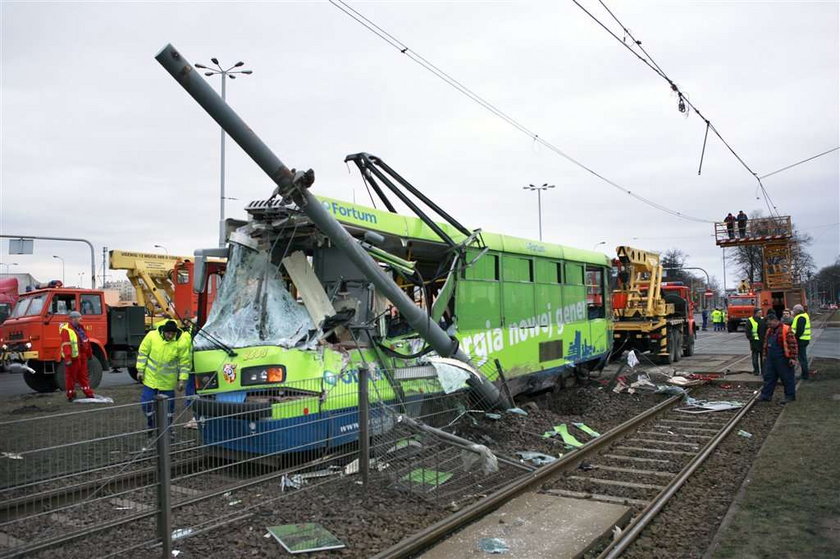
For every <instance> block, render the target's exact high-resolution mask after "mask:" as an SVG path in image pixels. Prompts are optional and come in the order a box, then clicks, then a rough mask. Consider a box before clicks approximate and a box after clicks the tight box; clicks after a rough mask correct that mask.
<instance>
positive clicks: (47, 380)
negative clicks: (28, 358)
mask: <svg viewBox="0 0 840 559" xmlns="http://www.w3.org/2000/svg"><path fill="white" fill-rule="evenodd" d="M29 366H30V367H32V368H33V369H35V371H36V372H35V373H30V372H24V373H23V381H24V382H25V383H26V386H28V387H29V388H31V389H32V390H34V391H35V392H44V393H46V392H55V389H56V386H55V375H45V374H44V372H43V369H44V367H43V365H41V366H40V367H38V366H37V365H36V364H35V363H30V365H29ZM39 369H40V370H39Z"/></svg>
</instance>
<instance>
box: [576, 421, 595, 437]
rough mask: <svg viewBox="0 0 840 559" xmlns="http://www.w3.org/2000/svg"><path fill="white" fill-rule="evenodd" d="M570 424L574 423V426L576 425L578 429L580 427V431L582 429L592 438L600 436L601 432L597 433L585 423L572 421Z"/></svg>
mask: <svg viewBox="0 0 840 559" xmlns="http://www.w3.org/2000/svg"><path fill="white" fill-rule="evenodd" d="M572 425H574V426H575V427H577V428H578V429H580V430H581V431H583V432H584V433H586V434H587V435H589V436H590V437H592V438H593V439H597V438H598V437H600V436H601V433H599V432H598V431H596V430H595V429H593V428H591V427H589V426H588V425H586V424H585V423H580V422H578V423H572Z"/></svg>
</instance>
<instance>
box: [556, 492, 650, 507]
mask: <svg viewBox="0 0 840 559" xmlns="http://www.w3.org/2000/svg"><path fill="white" fill-rule="evenodd" d="M546 493H550V494H552V495H557V496H559V497H570V498H572V499H587V500H592V501H601V502H602V503H615V504H617V505H637V506H640V507H646V506H647V505H648V503H650V501H644V500H642V499H630V498H628V497H614V496H613V495H602V494H600V493H582V492H580V491H569V490H568V489H548V490H546Z"/></svg>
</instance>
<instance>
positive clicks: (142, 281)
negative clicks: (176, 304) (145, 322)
mask: <svg viewBox="0 0 840 559" xmlns="http://www.w3.org/2000/svg"><path fill="white" fill-rule="evenodd" d="M189 259H190V258H189V257H187V256H170V255H168V254H155V253H147V252H128V251H123V250H112V251H110V252H109V267H110V268H111V269H112V270H125V272H126V275H127V276H128V281H130V282H131V285H132V286H133V287H134V291H135V293H136V295H137V303H138V304H139V305H142V306H144V307H146V310H147V311H148V314H149V315H150V316H152V317H154V316H156V315H160V314H162V313H164V312H171V310H172V304H173V300H174V294H175V287H174V283H173V280H172V272H173V269H174V268H175V264H177V263H178V262H182V261H184V260H189Z"/></svg>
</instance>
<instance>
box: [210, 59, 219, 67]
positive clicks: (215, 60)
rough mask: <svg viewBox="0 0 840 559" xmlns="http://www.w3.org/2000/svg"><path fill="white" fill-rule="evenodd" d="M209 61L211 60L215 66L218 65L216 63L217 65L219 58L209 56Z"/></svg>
mask: <svg viewBox="0 0 840 559" xmlns="http://www.w3.org/2000/svg"><path fill="white" fill-rule="evenodd" d="M210 62H212V63H213V64H215V65H216V66H218V65H219V59H218V58H211V59H210Z"/></svg>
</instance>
